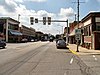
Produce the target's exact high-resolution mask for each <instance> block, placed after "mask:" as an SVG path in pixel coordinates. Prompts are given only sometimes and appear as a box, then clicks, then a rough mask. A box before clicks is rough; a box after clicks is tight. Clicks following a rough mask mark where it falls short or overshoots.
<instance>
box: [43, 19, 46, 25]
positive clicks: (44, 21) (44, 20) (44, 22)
mask: <svg viewBox="0 0 100 75" xmlns="http://www.w3.org/2000/svg"><path fill="white" fill-rule="evenodd" d="M43 25H46V17H43Z"/></svg>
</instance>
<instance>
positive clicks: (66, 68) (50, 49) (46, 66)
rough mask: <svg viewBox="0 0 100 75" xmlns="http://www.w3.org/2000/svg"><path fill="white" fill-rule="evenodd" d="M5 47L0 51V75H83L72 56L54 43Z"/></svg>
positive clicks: (9, 45)
mask: <svg viewBox="0 0 100 75" xmlns="http://www.w3.org/2000/svg"><path fill="white" fill-rule="evenodd" d="M7 46H8V47H7V48H6V49H2V50H0V75H75V74H76V75H83V74H82V71H81V69H80V66H79V65H78V63H77V61H76V59H75V58H74V55H73V54H72V53H71V52H70V51H69V50H68V49H57V48H56V46H55V42H36V43H24V44H18V45H17V44H8V45H7Z"/></svg>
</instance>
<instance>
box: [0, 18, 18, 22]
mask: <svg viewBox="0 0 100 75" xmlns="http://www.w3.org/2000/svg"><path fill="white" fill-rule="evenodd" d="M0 19H10V20H13V21H15V22H17V23H20V22H19V21H17V20H15V19H13V18H11V17H0Z"/></svg>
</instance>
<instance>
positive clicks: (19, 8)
mask: <svg viewBox="0 0 100 75" xmlns="http://www.w3.org/2000/svg"><path fill="white" fill-rule="evenodd" d="M17 2H23V0H21V1H19V0H10V1H7V0H5V1H4V2H3V4H0V11H2V12H0V16H7V17H11V18H14V19H16V20H18V14H20V15H21V16H20V20H19V21H20V22H21V24H22V25H25V26H28V27H30V23H29V18H30V16H34V17H37V18H39V19H42V17H44V16H45V17H48V16H50V17H51V18H52V19H57V20H58V19H59V20H67V19H68V18H69V17H70V16H73V14H74V10H73V9H72V8H66V9H64V8H61V10H60V13H58V14H57V13H56V14H55V13H49V12H47V11H45V10H39V11H35V10H28V9H27V8H26V6H25V5H23V4H17ZM4 4H5V5H4ZM8 9H9V11H8ZM10 10H14V11H10ZM62 26H63V28H64V27H65V26H66V23H52V24H51V25H50V26H48V25H43V23H39V24H35V23H34V25H33V26H31V27H34V28H35V29H36V30H41V31H43V32H44V33H53V34H56V33H62Z"/></svg>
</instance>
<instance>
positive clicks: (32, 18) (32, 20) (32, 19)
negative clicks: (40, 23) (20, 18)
mask: <svg viewBox="0 0 100 75" xmlns="http://www.w3.org/2000/svg"><path fill="white" fill-rule="evenodd" d="M30 24H31V25H33V24H34V17H30Z"/></svg>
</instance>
